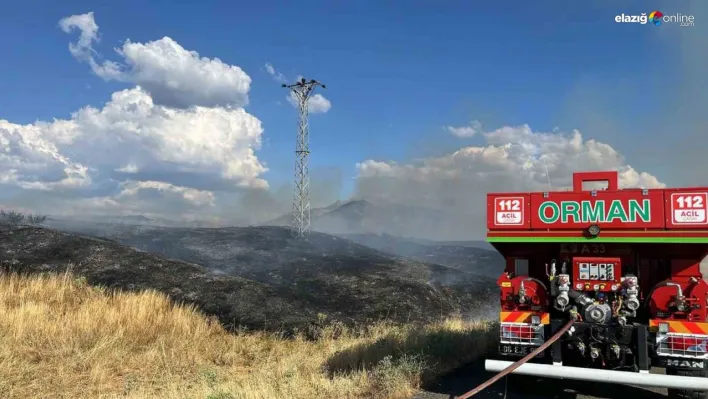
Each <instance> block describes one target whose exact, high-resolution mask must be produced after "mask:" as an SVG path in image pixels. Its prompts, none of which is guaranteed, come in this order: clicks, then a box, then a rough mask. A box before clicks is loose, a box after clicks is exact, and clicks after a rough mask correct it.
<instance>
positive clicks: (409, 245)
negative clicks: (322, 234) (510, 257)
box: [341, 234, 504, 279]
mask: <svg viewBox="0 0 708 399" xmlns="http://www.w3.org/2000/svg"><path fill="white" fill-rule="evenodd" d="M341 237H343V238H346V239H349V240H352V241H354V242H357V243H359V244H362V245H366V246H367V247H371V248H374V249H377V250H379V251H382V252H386V253H390V254H393V255H397V256H402V257H404V258H407V259H411V260H414V261H417V262H428V263H436V264H439V265H443V266H447V267H450V268H453V269H457V270H460V271H463V272H468V273H473V274H478V275H482V276H488V277H491V278H495V279H496V278H497V277H498V276H499V274H500V273H502V272H503V271H504V258H503V257H502V256H501V255H500V254H499V252H497V251H496V250H490V249H485V248H480V246H482V245H484V244H486V243H485V242H449V243H448V242H435V241H425V240H415V239H410V238H403V237H396V236H392V235H389V234H342V235H341ZM489 247H491V245H489ZM492 248H493V247H492Z"/></svg>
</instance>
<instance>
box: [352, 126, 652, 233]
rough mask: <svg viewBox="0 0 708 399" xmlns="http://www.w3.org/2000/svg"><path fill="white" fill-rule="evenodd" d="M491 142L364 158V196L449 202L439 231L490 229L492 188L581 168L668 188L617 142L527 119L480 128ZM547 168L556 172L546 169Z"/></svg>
mask: <svg viewBox="0 0 708 399" xmlns="http://www.w3.org/2000/svg"><path fill="white" fill-rule="evenodd" d="M479 134H481V135H482V136H483V137H484V138H485V139H486V141H487V143H486V145H484V146H469V147H463V148H460V149H458V150H457V151H454V152H451V153H448V154H445V155H442V156H438V157H430V158H426V159H421V160H418V161H417V162H410V163H396V162H391V161H380V160H371V159H370V160H366V161H363V162H361V163H358V164H357V173H358V177H357V195H358V196H363V197H367V198H370V199H380V200H386V201H391V202H396V203H402V204H407V205H416V206H423V207H428V208H431V209H444V210H447V211H449V214H450V217H449V219H446V220H440V226H437V227H434V226H431V231H432V230H435V231H436V233H435V234H436V235H437V238H441V239H459V238H461V237H467V238H470V237H475V238H479V237H481V236H482V234H483V231H484V228H485V227H484V226H486V223H485V220H486V193H488V192H514V191H542V190H547V189H549V179H550V184H551V186H552V188H553V189H554V190H563V189H568V188H570V187H571V186H572V173H573V172H574V171H593V170H617V171H618V172H619V180H620V181H619V183H620V187H622V188H628V187H644V188H660V187H665V184H664V183H662V182H660V181H659V180H658V179H657V178H656V177H655V176H653V175H651V174H649V173H647V172H642V171H637V170H635V169H634V168H633V167H632V166H631V165H628V164H627V163H626V161H625V160H624V157H623V156H622V155H621V154H620V153H618V152H617V151H616V150H615V149H614V148H612V147H611V146H610V145H608V144H605V143H601V142H598V141H595V140H593V139H585V138H584V137H583V136H582V134H581V133H580V132H579V131H573V132H570V133H569V134H564V133H544V132H534V131H532V130H531V128H530V127H529V126H527V125H523V126H506V127H502V128H499V129H497V130H494V131H490V132H486V133H483V132H479ZM546 170H547V171H548V173H546Z"/></svg>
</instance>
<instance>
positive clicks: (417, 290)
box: [0, 227, 496, 329]
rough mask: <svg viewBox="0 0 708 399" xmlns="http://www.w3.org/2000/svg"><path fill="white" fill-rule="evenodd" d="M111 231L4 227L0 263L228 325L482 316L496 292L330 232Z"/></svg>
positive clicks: (481, 281)
mask: <svg viewBox="0 0 708 399" xmlns="http://www.w3.org/2000/svg"><path fill="white" fill-rule="evenodd" d="M116 235H117V237H114V238H115V239H116V240H119V241H120V242H121V243H118V242H113V241H109V240H105V239H97V238H92V237H85V236H78V235H74V234H69V233H62V232H59V231H55V230H50V229H41V228H23V229H11V230H8V229H5V230H2V231H0V251H2V253H1V254H0V261H1V262H2V264H3V265H5V266H6V267H11V269H12V270H18V271H32V272H41V271H63V270H64V269H66V267H67V266H68V265H69V264H72V265H73V271H74V272H75V273H77V274H78V275H81V276H85V277H87V278H88V280H89V282H91V283H97V284H104V285H107V286H111V287H120V288H129V289H141V288H155V289H157V290H159V291H162V292H165V293H167V294H169V295H171V296H172V297H173V298H175V299H178V300H186V301H189V302H193V303H196V304H198V305H199V306H200V307H201V308H202V309H204V310H205V311H206V312H207V313H209V314H213V315H216V316H217V317H219V318H220V319H221V320H222V321H223V322H224V323H225V324H227V325H231V324H234V323H241V324H244V325H248V326H250V327H253V328H266V329H281V328H286V329H291V328H304V327H306V326H307V325H309V324H310V323H312V322H315V321H316V320H317V319H318V314H319V313H323V314H325V315H327V316H328V318H329V319H335V320H340V321H342V322H345V323H348V324H351V323H366V322H368V321H370V320H376V319H381V318H388V319H391V320H394V321H430V320H436V319H439V318H440V316H445V315H449V314H453V313H457V312H462V313H464V314H466V315H468V316H470V317H479V316H483V315H482V313H483V312H489V311H490V310H488V309H491V306H493V304H492V305H490V304H489V303H488V298H489V297H490V295H489V294H490V292H491V291H493V290H495V289H496V288H495V287H494V284H493V280H491V279H488V278H484V277H478V276H473V275H470V274H468V273H461V272H459V271H456V270H454V269H450V268H446V267H443V266H438V265H429V264H423V263H419V262H413V261H407V260H400V259H396V258H393V257H391V256H388V255H386V254H383V253H381V252H378V251H376V250H373V249H370V248H368V247H365V246H362V245H359V244H356V243H353V242H351V241H348V240H344V239H342V238H338V237H334V236H329V235H326V234H318V233H313V235H312V237H310V239H309V240H308V241H306V242H302V241H299V240H294V239H292V238H291V237H290V232H289V231H288V230H286V229H283V228H278V227H258V228H229V229H176V228H157V229H152V228H150V229H147V228H141V229H130V230H128V231H122V233H121V234H116ZM122 244H123V245H122ZM127 245H132V246H135V247H136V248H138V249H139V250H142V251H146V252H141V251H139V250H136V249H134V248H131V247H128V246H127ZM148 252H152V253H156V254H161V255H165V256H167V257H169V258H171V259H179V261H178V260H168V259H165V258H161V257H159V256H156V255H154V254H151V253H148ZM184 261H186V262H189V263H185V262H184ZM200 265H203V266H200ZM443 284H446V285H447V286H444V285H443ZM492 297H493V296H492Z"/></svg>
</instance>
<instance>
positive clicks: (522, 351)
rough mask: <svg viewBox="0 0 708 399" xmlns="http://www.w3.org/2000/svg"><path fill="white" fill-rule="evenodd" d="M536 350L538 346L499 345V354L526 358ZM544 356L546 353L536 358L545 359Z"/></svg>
mask: <svg viewBox="0 0 708 399" xmlns="http://www.w3.org/2000/svg"><path fill="white" fill-rule="evenodd" d="M536 348H537V346H529V345H511V344H501V345H499V353H501V354H502V355H511V356H526V355H528V354H529V353H531V352H533V351H534V349H536ZM543 355H544V353H543V352H541V353H539V354H538V355H536V358H540V357H543Z"/></svg>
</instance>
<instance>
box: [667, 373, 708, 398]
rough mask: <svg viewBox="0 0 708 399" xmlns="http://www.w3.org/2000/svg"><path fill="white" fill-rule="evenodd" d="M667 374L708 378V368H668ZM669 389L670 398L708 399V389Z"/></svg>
mask: <svg viewBox="0 0 708 399" xmlns="http://www.w3.org/2000/svg"><path fill="white" fill-rule="evenodd" d="M666 374H667V375H683V376H687V377H704V378H708V370H680V369H678V370H677V369H675V368H667V369H666ZM668 391H669V399H708V391H692V390H690V389H669V390H668Z"/></svg>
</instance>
